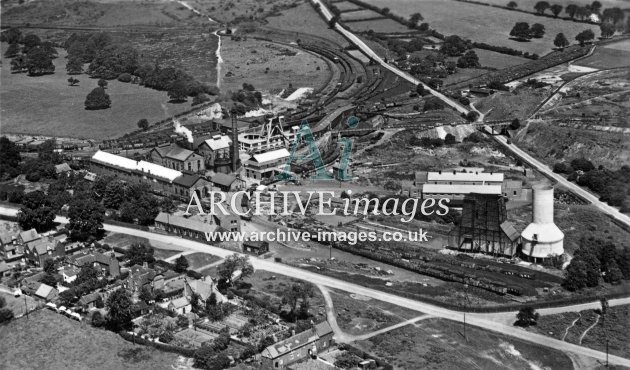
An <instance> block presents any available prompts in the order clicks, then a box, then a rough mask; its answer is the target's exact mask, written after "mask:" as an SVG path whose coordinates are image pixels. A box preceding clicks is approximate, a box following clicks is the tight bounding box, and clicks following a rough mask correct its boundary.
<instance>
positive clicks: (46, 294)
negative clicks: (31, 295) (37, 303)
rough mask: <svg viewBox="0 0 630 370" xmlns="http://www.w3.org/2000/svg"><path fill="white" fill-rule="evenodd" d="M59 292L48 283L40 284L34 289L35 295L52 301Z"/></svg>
mask: <svg viewBox="0 0 630 370" xmlns="http://www.w3.org/2000/svg"><path fill="white" fill-rule="evenodd" d="M58 295H59V292H58V291H57V289H55V288H53V287H51V286H50V285H46V284H40V285H39V287H38V288H37V290H36V291H35V296H36V297H38V298H41V299H44V300H46V301H52V300H55V299H56V298H57V296H58Z"/></svg>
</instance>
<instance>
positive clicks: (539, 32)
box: [529, 23, 545, 39]
mask: <svg viewBox="0 0 630 370" xmlns="http://www.w3.org/2000/svg"><path fill="white" fill-rule="evenodd" d="M529 32H530V33H531V35H532V37H534V38H537V39H539V38H541V37H543V36H544V35H545V26H543V25H542V24H540V23H534V24H532V26H531V27H530V29H529Z"/></svg>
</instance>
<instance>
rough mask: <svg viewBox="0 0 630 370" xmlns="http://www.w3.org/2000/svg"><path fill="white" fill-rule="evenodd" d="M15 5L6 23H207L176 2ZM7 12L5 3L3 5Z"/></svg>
mask: <svg viewBox="0 0 630 370" xmlns="http://www.w3.org/2000/svg"><path fill="white" fill-rule="evenodd" d="M7 3H11V5H12V6H10V7H9V8H8V9H7V10H6V11H5V10H4V9H3V12H2V23H3V25H6V24H15V25H21V24H26V23H30V24H46V25H57V26H73V27H77V26H102V27H115V26H131V25H133V26H148V25H151V26H172V25H178V24H186V25H190V24H191V23H206V22H207V20H206V19H205V18H203V17H199V16H195V15H194V14H193V13H192V12H191V11H190V10H188V9H186V8H185V7H184V6H183V5H180V4H178V3H177V2H175V1H152V0H133V1H112V0H104V1H103V0H101V1H92V0H89V1H81V2H76V1H72V0H55V1H43V0H36V1H28V2H26V4H24V5H19V6H17V5H16V3H18V1H17V0H16V1H10V2H7ZM2 6H3V8H4V7H5V1H3V2H2Z"/></svg>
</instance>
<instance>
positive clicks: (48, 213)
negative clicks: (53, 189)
mask: <svg viewBox="0 0 630 370" xmlns="http://www.w3.org/2000/svg"><path fill="white" fill-rule="evenodd" d="M17 216H18V223H19V224H20V227H22V229H23V230H29V229H33V228H35V229H36V230H37V231H39V232H43V231H47V230H50V229H51V228H52V227H53V226H54V225H55V224H54V220H55V211H54V210H53V208H52V207H51V203H50V200H49V199H47V197H46V194H44V193H43V192H41V191H34V192H31V193H28V194H27V195H26V196H25V197H24V200H23V207H22V208H20V211H19V212H18V214H17Z"/></svg>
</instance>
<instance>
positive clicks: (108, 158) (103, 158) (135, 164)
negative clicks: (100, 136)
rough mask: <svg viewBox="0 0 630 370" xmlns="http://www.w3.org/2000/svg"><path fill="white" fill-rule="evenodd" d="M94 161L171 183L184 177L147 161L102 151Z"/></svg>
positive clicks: (179, 173) (93, 158) (96, 154)
mask: <svg viewBox="0 0 630 370" xmlns="http://www.w3.org/2000/svg"><path fill="white" fill-rule="evenodd" d="M92 160H93V161H96V162H100V163H103V164H107V165H111V166H116V167H120V168H124V169H127V170H131V171H140V172H143V173H146V174H151V175H154V176H157V177H161V178H164V179H167V180H169V181H173V180H175V179H176V178H178V177H179V176H181V175H182V173H181V172H179V171H175V170H172V169H170V168H166V167H164V166H160V165H158V164H155V163H150V162H146V161H135V160H133V159H129V158H126V157H121V156H119V155H115V154H111V153H107V152H104V151H102V150H99V151H98V152H96V153H94V155H93V156H92Z"/></svg>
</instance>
